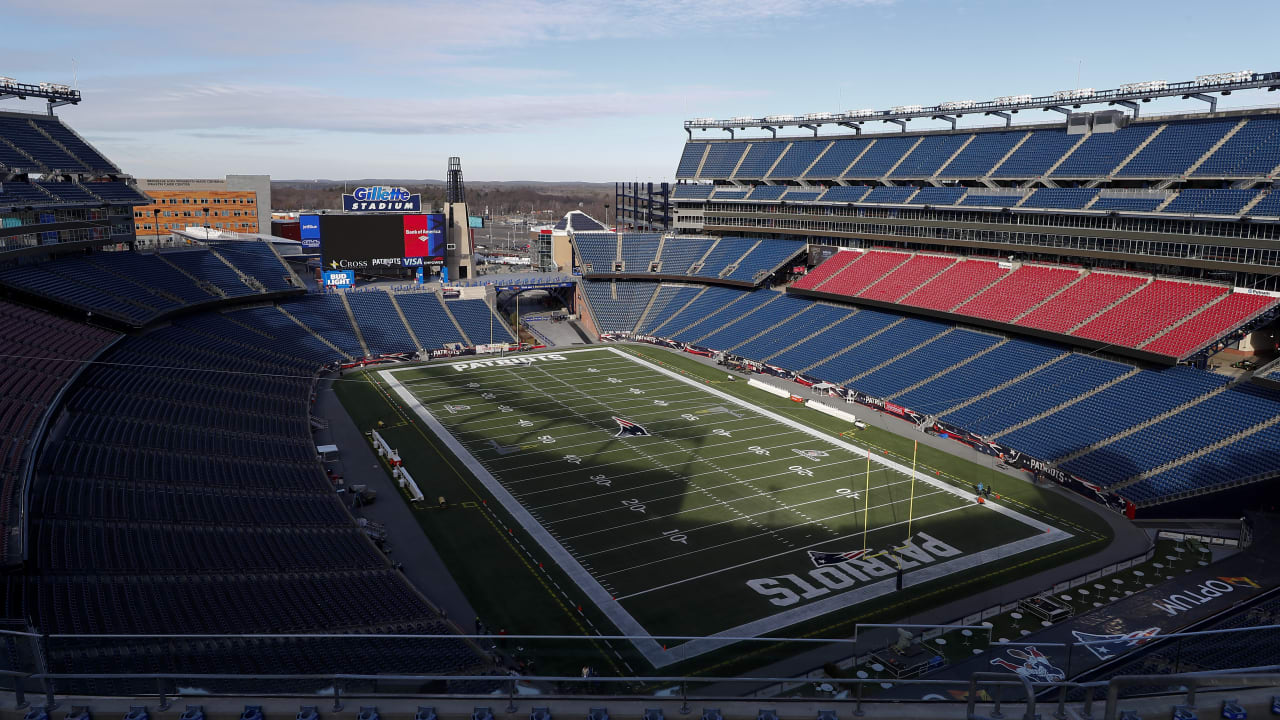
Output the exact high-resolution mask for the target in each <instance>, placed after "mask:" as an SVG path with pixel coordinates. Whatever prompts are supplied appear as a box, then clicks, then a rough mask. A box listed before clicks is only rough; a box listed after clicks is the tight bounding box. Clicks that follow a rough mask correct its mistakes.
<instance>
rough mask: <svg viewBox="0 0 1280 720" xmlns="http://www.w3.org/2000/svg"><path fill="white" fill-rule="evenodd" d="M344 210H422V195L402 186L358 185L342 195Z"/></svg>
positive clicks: (399, 211)
mask: <svg viewBox="0 0 1280 720" xmlns="http://www.w3.org/2000/svg"><path fill="white" fill-rule="evenodd" d="M342 211H343V212H393V213H416V212H422V196H421V195H418V194H416V193H410V192H409V191H408V190H406V189H404V188H402V187H387V186H385V185H375V186H373V187H358V188H356V189H355V190H354V191H352V192H351V193H350V194H347V195H343V196H342Z"/></svg>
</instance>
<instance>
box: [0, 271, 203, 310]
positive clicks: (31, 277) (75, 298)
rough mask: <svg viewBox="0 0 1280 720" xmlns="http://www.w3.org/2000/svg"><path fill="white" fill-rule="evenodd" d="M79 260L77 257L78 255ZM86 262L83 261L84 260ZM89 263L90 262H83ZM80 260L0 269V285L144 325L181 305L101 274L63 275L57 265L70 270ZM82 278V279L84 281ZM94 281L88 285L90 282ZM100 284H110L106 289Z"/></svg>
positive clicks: (79, 308) (78, 308)
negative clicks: (107, 290)
mask: <svg viewBox="0 0 1280 720" xmlns="http://www.w3.org/2000/svg"><path fill="white" fill-rule="evenodd" d="M77 260H78V258H77ZM81 262H82V263H83V261H81ZM83 264H84V265H87V263H83ZM79 266H80V263H74V262H71V261H68V260H61V261H58V262H52V263H43V264H40V265H32V266H21V267H17V268H13V269H11V270H5V271H3V272H0V284H4V285H7V286H9V287H12V288H17V289H19V290H22V291H24V292H28V293H32V294H35V295H40V296H42V297H45V298H48V299H50V300H52V301H55V302H57V303H59V304H62V305H65V306H69V307H72V308H75V309H77V310H80V311H83V312H91V313H94V314H96V315H105V316H107V317H111V318H114V319H116V320H120V321H123V322H126V323H129V324H132V325H142V324H144V323H147V322H150V321H151V320H153V319H155V318H157V317H159V316H160V315H161V314H163V313H166V312H168V311H170V310H173V309H175V308H177V307H179V303H177V302H174V301H173V300H170V299H168V298H164V297H162V296H158V295H152V294H150V293H147V292H145V291H144V290H142V289H141V288H139V287H137V286H134V285H131V284H125V283H119V284H116V283H108V282H106V279H105V278H102V277H100V274H92V275H83V274H82V275H78V276H72V275H69V274H67V275H64V274H62V273H59V272H55V270H54V268H64V269H68V270H70V269H71V268H74V267H79ZM82 281H83V282H82ZM90 282H92V283H95V285H89V284H87V283H90ZM98 284H101V285H105V286H107V287H110V288H111V290H112V292H106V291H104V290H102V289H99V287H97V285H98Z"/></svg>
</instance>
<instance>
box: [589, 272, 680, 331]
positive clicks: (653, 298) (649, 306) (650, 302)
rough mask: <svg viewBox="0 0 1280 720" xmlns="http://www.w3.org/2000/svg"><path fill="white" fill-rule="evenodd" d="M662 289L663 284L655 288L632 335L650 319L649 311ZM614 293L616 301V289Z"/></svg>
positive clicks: (633, 326)
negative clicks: (646, 319)
mask: <svg viewBox="0 0 1280 720" xmlns="http://www.w3.org/2000/svg"><path fill="white" fill-rule="evenodd" d="M661 289H662V285H661V284H659V285H655V286H654V288H653V294H652V295H650V296H649V302H647V303H645V304H644V310H643V311H641V313H640V317H639V318H637V319H636V324H635V325H632V326H631V332H632V333H635V332H637V328H639V327H642V326H643V325H644V321H645V318H647V317H649V311H650V310H652V309H653V303H654V301H656V300H657V299H658V291H660V290H661ZM614 293H615V294H614V299H617V288H616V287H615V288H614ZM582 304H583V305H586V304H587V303H586V302H583V303H582ZM596 327H599V325H597V326H596Z"/></svg>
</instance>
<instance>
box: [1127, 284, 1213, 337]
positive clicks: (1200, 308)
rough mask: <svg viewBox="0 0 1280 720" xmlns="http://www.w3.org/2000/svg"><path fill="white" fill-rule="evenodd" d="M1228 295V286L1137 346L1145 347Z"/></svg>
mask: <svg viewBox="0 0 1280 720" xmlns="http://www.w3.org/2000/svg"><path fill="white" fill-rule="evenodd" d="M1229 297H1231V291H1230V288H1228V289H1227V292H1224V293H1222V294H1221V295H1219V296H1218V297H1216V298H1214V299H1212V300H1210V301H1209V302H1207V303H1205V304H1204V305H1201V306H1200V307H1198V308H1196V311H1195V312H1193V313H1191V314H1190V315H1187V316H1184V317H1183V318H1182V319H1181V320H1178V321H1177V322H1174V323H1173V324H1171V325H1167V326H1165V327H1164V329H1162V330H1160V331H1159V332H1157V333H1156V334H1155V335H1152V336H1151V337H1149V338H1147V339H1146V340H1143V341H1142V342H1140V343H1138V347H1139V348H1144V347H1146V346H1147V345H1150V344H1151V343H1153V342H1155V341H1156V340H1158V339H1160V337H1161V336H1163V335H1165V334H1166V333H1168V332H1169V331H1171V330H1173V329H1174V328H1176V327H1178V326H1179V325H1182V324H1183V323H1185V322H1187V321H1188V320H1190V319H1191V318H1193V317H1195V316H1197V315H1199V314H1200V313H1202V312H1204V311H1205V310H1208V309H1209V308H1211V307H1213V306H1214V305H1217V304H1218V303H1220V302H1222V301H1223V300H1226V299H1227V298H1229Z"/></svg>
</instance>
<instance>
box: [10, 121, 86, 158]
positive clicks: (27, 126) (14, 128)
mask: <svg viewBox="0 0 1280 720" xmlns="http://www.w3.org/2000/svg"><path fill="white" fill-rule="evenodd" d="M0 138H3V139H4V140H8V141H9V142H10V143H13V145H14V147H16V148H18V149H19V150H21V151H22V152H23V153H25V154H26V155H28V156H30V157H31V158H33V159H34V160H35V163H27V165H28V166H34V167H45V168H49V169H50V170H65V171H68V172H83V171H85V170H88V168H87V167H86V166H85V164H84V163H82V162H80V161H79V160H77V159H76V158H74V157H72V156H71V155H70V154H68V153H67V151H66V150H63V149H62V148H61V147H59V146H58V145H57V143H55V142H54V141H53V140H50V139H49V138H48V137H47V136H46V135H44V134H43V133H41V132H40V131H39V130H37V129H36V127H35V126H34V125H32V124H31V120H30V118H29V117H24V116H22V115H0Z"/></svg>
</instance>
